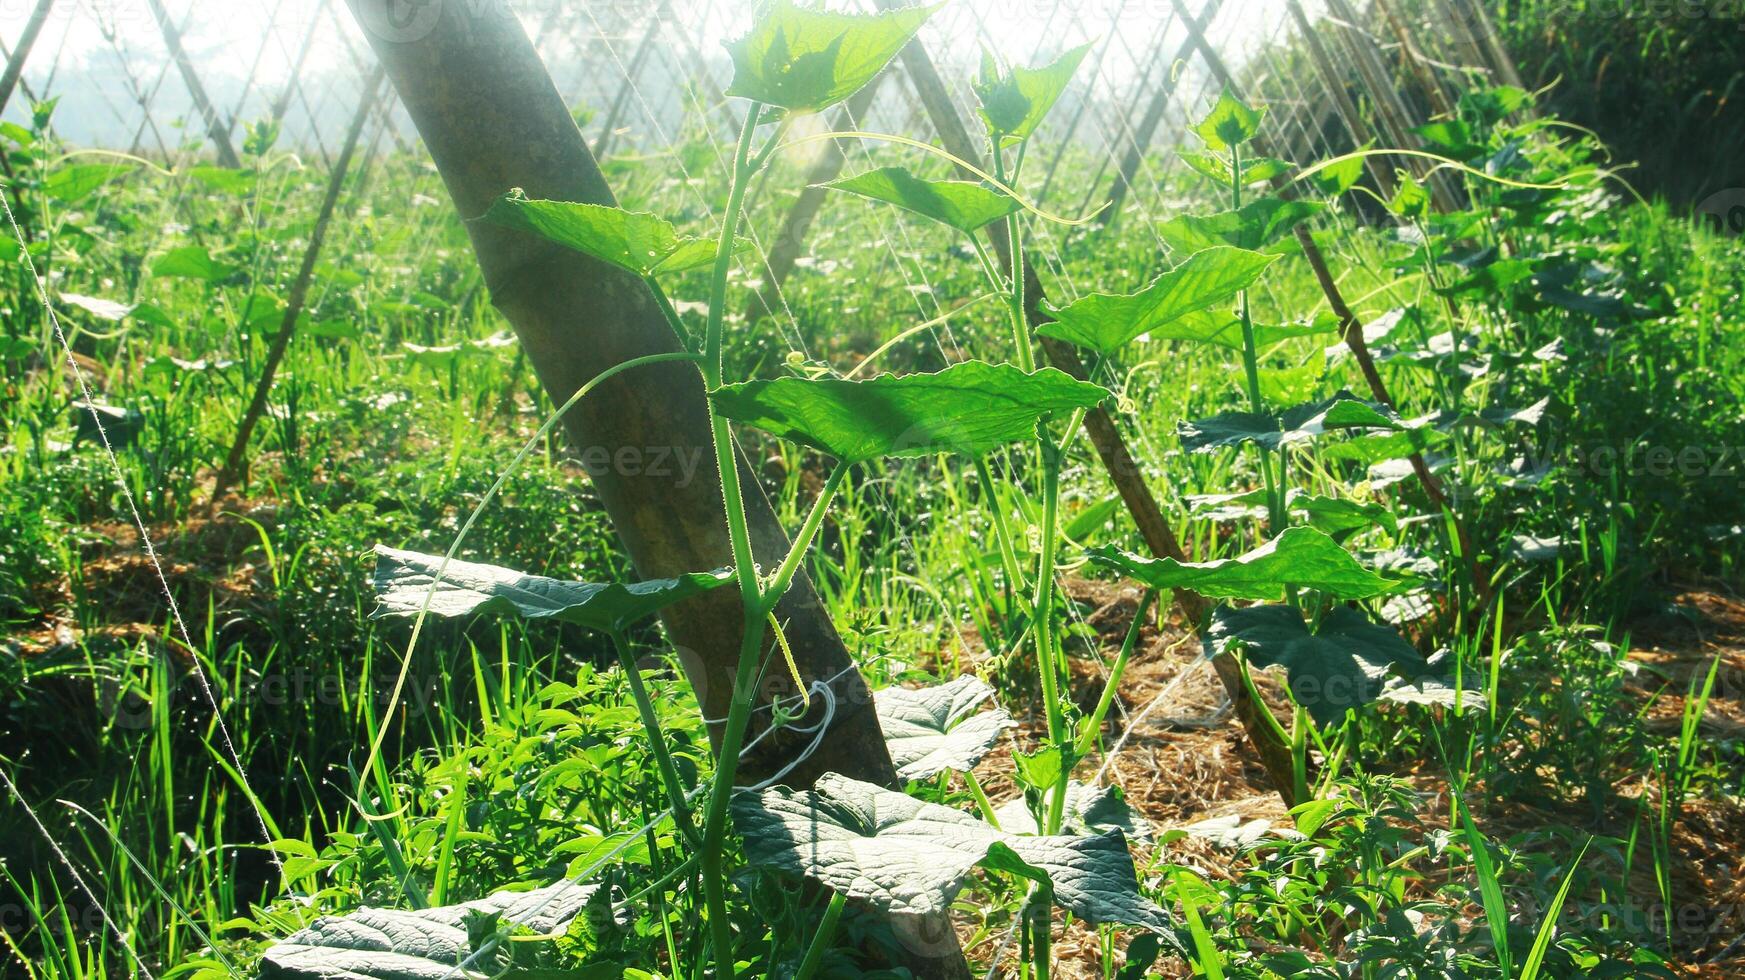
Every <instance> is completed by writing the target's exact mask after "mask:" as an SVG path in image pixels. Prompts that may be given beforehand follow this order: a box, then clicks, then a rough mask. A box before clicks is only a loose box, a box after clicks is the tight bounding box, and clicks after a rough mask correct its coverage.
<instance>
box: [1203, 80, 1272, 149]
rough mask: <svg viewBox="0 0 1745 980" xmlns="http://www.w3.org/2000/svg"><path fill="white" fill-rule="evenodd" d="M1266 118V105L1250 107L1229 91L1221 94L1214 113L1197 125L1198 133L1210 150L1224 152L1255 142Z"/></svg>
mask: <svg viewBox="0 0 1745 980" xmlns="http://www.w3.org/2000/svg"><path fill="white" fill-rule="evenodd" d="M1265 115H1266V107H1265V106H1261V107H1260V108H1258V109H1253V108H1250V107H1249V106H1248V104H1247V103H1245V102H1243V101H1242V100H1241V99H1238V98H1237V97H1236V96H1234V95H1232V94H1231V92H1230V90H1229V89H1224V90H1223V91H1222V92H1220V93H1218V102H1217V104H1216V105H1214V106H1212V111H1211V112H1209V113H1207V114H1206V118H1204V119H1201V120H1200V121H1199V122H1198V123H1197V124H1195V126H1194V132H1196V133H1198V134H1200V139H1202V140H1205V141H1206V149H1208V150H1211V151H1212V152H1214V153H1222V152H1223V151H1225V150H1228V149H1230V147H1232V146H1236V145H1239V144H1242V143H1246V142H1248V141H1249V140H1251V139H1253V138H1254V134H1255V133H1258V132H1260V120H1261V119H1262V117H1264V116H1265Z"/></svg>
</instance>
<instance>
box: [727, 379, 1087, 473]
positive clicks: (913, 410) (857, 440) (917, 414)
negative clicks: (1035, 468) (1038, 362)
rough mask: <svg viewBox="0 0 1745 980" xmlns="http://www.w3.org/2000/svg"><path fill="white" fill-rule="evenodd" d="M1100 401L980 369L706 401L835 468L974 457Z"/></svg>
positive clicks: (1060, 386)
mask: <svg viewBox="0 0 1745 980" xmlns="http://www.w3.org/2000/svg"><path fill="white" fill-rule="evenodd" d="M1108 397H1109V392H1108V390H1107V389H1105V388H1102V387H1100V386H1098V385H1094V384H1088V383H1086V382H1083V381H1076V380H1074V379H1073V378H1072V377H1071V376H1070V375H1068V374H1065V373H1064V372H1061V371H1057V370H1055V369H1054V368H1043V369H1042V370H1040V371H1037V372H1036V373H1034V374H1025V373H1024V372H1023V371H1022V370H1021V369H1019V368H1017V367H1014V366H1012V365H1010V364H988V363H985V362H982V361H966V362H964V363H962V364H954V365H952V366H951V367H948V368H946V369H945V370H943V371H939V372H937V373H934V374H907V375H903V376H902V377H897V376H894V375H889V374H886V375H881V376H880V377H877V378H873V379H872V380H870V381H842V380H838V379H835V378H816V379H808V378H778V379H776V380H774V381H747V382H744V383H743V384H735V385H724V386H722V387H720V388H717V389H715V390H714V391H712V392H710V393H709V400H710V401H712V402H714V404H715V410H716V411H717V412H720V413H721V414H722V415H724V416H726V417H727V418H730V419H733V420H734V421H736V422H739V423H742V424H744V425H750V426H755V427H757V428H759V429H763V430H764V431H766V432H770V433H773V434H775V435H777V436H780V437H781V438H783V439H787V440H788V441H790V442H797V443H800V444H801V445H805V446H811V447H812V448H813V449H817V450H819V451H821V452H825V453H829V454H830V455H832V456H834V457H836V458H837V459H839V460H841V461H842V462H843V463H860V462H865V461H866V460H869V459H876V458H878V457H880V456H896V457H915V456H928V455H931V454H933V453H939V452H955V453H963V454H965V455H968V456H979V455H981V454H983V453H986V452H988V451H989V450H992V449H997V448H999V447H1000V446H1003V445H1005V444H1007V443H1009V442H1015V441H1017V440H1020V439H1025V438H1029V437H1030V436H1032V435H1034V434H1035V425H1036V422H1037V420H1038V419H1041V418H1042V417H1043V416H1045V415H1049V414H1051V413H1053V412H1061V411H1069V410H1071V409H1075V408H1091V407H1093V406H1095V405H1096V404H1097V403H1098V402H1100V401H1102V400H1103V399H1105V398H1108Z"/></svg>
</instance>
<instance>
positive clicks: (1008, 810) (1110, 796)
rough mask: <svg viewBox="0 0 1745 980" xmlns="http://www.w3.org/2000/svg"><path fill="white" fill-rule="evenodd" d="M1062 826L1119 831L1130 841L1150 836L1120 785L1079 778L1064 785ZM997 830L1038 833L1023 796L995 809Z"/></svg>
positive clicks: (1089, 831)
mask: <svg viewBox="0 0 1745 980" xmlns="http://www.w3.org/2000/svg"><path fill="white" fill-rule="evenodd" d="M1064 812H1065V818H1066V819H1065V821H1064V823H1065V826H1064V829H1065V830H1066V831H1067V832H1068V833H1073V834H1078V835H1080V836H1095V835H1097V834H1106V833H1108V832H1109V831H1111V830H1119V831H1120V832H1121V833H1123V834H1125V835H1127V838H1128V839H1129V840H1136V841H1140V842H1145V841H1149V840H1151V839H1152V832H1151V823H1150V822H1149V821H1147V820H1146V819H1145V818H1144V817H1141V816H1139V815H1138V814H1136V813H1134V812H1133V808H1132V807H1129V806H1128V805H1127V795H1126V794H1125V793H1123V792H1121V788H1120V787H1119V786H1086V785H1085V784H1084V783H1081V782H1079V781H1078V780H1076V779H1075V780H1073V781H1072V782H1070V783H1067V784H1066V810H1065V811H1064ZM994 816H995V818H996V819H998V820H999V821H1000V829H1001V830H1003V831H1005V832H1006V833H1008V834H1039V833H1041V832H1042V830H1041V829H1040V828H1039V827H1038V826H1037V825H1036V815H1035V814H1033V813H1031V812H1030V808H1029V807H1028V806H1026V805H1025V802H1024V798H1023V797H1017V798H1015V799H1011V800H1008V801H1006V802H1005V803H1003V804H1001V805H1000V808H999V809H998V810H996V811H994Z"/></svg>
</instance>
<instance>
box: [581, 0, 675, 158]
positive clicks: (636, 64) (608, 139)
mask: <svg viewBox="0 0 1745 980" xmlns="http://www.w3.org/2000/svg"><path fill="white" fill-rule="evenodd" d="M668 6H669V4H668V3H667V2H664V0H663V2H662V3H661V5H660V6H659V7H656V8H655V11H654V16H653V17H652V18H650V19H649V22H648V30H647V32H645V33H644V34H643V35H642V40H640V41H638V42H637V43H636V50H635V51H634V52H633V53H631V55H630V64H629V65H628V66H626V67H625V69H624V83H623V84H622V85H620V86H619V87H618V95H617V96H616V97H615V98H614V99H613V100H612V108H611V110H610V111H608V112H607V113H606V125H605V126H604V127H603V128H602V129H601V130H600V138H599V139H597V140H595V141H594V156H595V157H598V158H600V159H604V158H605V156H606V153H607V152H608V151H609V150H611V149H612V138H613V137H614V136H615V135H616V134H617V130H618V120H620V119H622V118H623V117H624V107H625V106H626V105H628V104H629V102H630V93H631V91H632V90H633V89H635V88H636V79H637V76H638V75H640V74H642V63H643V62H644V61H646V60H648V53H649V52H650V51H651V50H653V49H654V42H655V39H656V38H658V37H660V22H661V18H662V17H665V16H666V13H667V9H668Z"/></svg>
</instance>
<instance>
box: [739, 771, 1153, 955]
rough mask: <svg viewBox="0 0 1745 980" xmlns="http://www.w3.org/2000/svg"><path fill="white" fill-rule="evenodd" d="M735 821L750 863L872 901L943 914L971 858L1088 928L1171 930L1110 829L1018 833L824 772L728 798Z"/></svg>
mask: <svg viewBox="0 0 1745 980" xmlns="http://www.w3.org/2000/svg"><path fill="white" fill-rule="evenodd" d="M733 822H734V823H735V824H736V825H737V826H738V828H739V832H740V835H741V836H742V837H743V838H744V840H745V856H746V859H747V860H748V861H749V863H750V864H751V865H752V866H753V867H761V868H769V869H772V870H777V871H784V872H787V873H789V874H794V875H803V876H805V877H807V878H811V879H812V880H814V881H817V882H820V883H821V884H823V885H824V886H825V887H828V888H831V889H833V890H835V891H838V892H841V893H842V894H844V895H846V896H848V897H849V898H851V899H857V900H860V901H863V902H865V903H867V904H868V905H871V906H872V907H874V908H877V909H880V910H882V911H887V912H896V913H902V914H909V915H932V914H939V913H943V912H944V911H946V909H947V908H949V906H950V904H951V899H952V897H953V896H954V895H956V894H957V892H958V890H959V889H960V888H962V887H963V882H964V877H965V876H966V875H967V874H968V873H969V871H970V869H971V868H974V867H976V866H978V865H980V866H982V867H987V868H990V869H992V870H996V871H1004V872H1007V873H1009V874H1018V875H1022V876H1024V877H1027V878H1033V879H1040V880H1043V881H1046V882H1049V883H1050V884H1052V886H1053V887H1052V891H1053V893H1054V900H1055V902H1056V903H1057V904H1059V905H1060V906H1061V907H1062V908H1065V909H1067V910H1068V911H1070V912H1072V913H1073V914H1074V915H1077V916H1078V917H1080V918H1082V919H1084V920H1085V921H1086V922H1088V923H1091V924H1097V923H1103V922H1114V923H1120V924H1123V925H1134V926H1141V927H1143V928H1147V929H1151V930H1153V931H1157V932H1159V933H1161V934H1163V935H1165V938H1168V936H1169V929H1170V925H1169V914H1168V913H1167V912H1165V911H1164V910H1163V909H1162V908H1160V907H1158V906H1157V905H1156V904H1154V903H1152V902H1151V901H1150V900H1148V899H1146V898H1145V897H1144V896H1143V895H1141V894H1140V893H1139V882H1138V879H1137V876H1136V875H1135V873H1134V870H1133V857H1132V855H1131V854H1129V853H1128V851H1127V840H1126V838H1125V837H1124V836H1122V834H1121V833H1120V832H1119V831H1112V832H1110V833H1108V834H1104V835H1102V836H1100V837H1066V836H1057V837H1028V836H1020V835H1018V834H1009V833H1003V832H1001V831H998V830H995V829H993V828H992V827H990V826H988V825H987V824H985V823H982V822H981V821H980V820H977V819H976V818H975V817H972V816H970V815H969V814H967V813H964V812H963V811H961V810H954V809H952V808H950V807H946V806H940V805H939V804H937V803H926V802H923V801H921V800H917V799H914V798H912V797H909V796H905V795H904V794H902V793H898V792H895V791H892V790H888V789H885V788H884V787H882V786H875V785H873V784H872V783H863V782H860V781H858V780H853V779H849V778H848V777H846V776H842V775H839V774H837V773H826V774H825V775H824V776H822V777H820V778H819V779H818V782H817V783H816V784H815V785H814V786H813V788H812V789H810V790H807V791H803V792H802V791H796V790H791V789H788V788H787V787H785V786H777V787H775V788H773V789H767V790H764V791H762V792H761V793H752V792H746V791H741V792H739V793H738V794H736V795H735V796H734V798H733Z"/></svg>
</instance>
